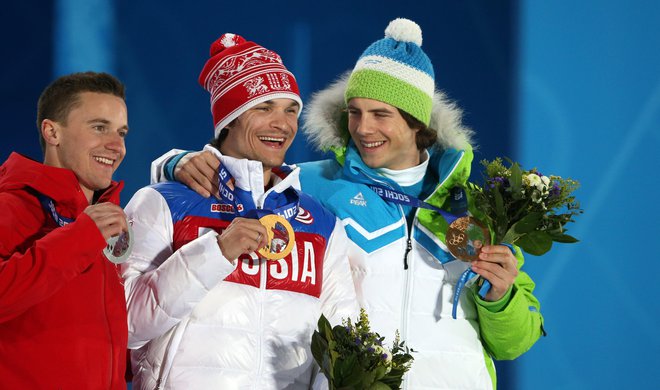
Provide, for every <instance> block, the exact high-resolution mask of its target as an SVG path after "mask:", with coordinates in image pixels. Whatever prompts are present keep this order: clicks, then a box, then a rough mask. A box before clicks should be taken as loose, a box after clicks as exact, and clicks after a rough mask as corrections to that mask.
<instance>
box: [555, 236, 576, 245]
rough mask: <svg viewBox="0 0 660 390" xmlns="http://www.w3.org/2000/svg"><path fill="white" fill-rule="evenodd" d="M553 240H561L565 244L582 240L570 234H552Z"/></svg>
mask: <svg viewBox="0 0 660 390" xmlns="http://www.w3.org/2000/svg"><path fill="white" fill-rule="evenodd" d="M552 241H556V242H561V243H563V244H573V243H575V242H578V241H580V240H578V239H577V238H575V237H573V236H570V235H568V234H558V235H552Z"/></svg>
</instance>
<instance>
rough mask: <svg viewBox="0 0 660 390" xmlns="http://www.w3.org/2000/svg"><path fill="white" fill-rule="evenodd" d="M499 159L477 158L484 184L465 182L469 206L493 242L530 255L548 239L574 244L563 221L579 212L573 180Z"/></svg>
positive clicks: (543, 248) (540, 251)
mask: <svg viewBox="0 0 660 390" xmlns="http://www.w3.org/2000/svg"><path fill="white" fill-rule="evenodd" d="M508 162H509V167H507V166H505V165H504V163H503V161H502V159H501V158H496V159H495V160H493V161H487V160H483V161H481V164H482V165H483V166H484V172H485V177H484V184H483V186H479V185H477V184H474V183H468V184H467V191H468V192H469V195H470V197H471V198H472V199H473V200H474V207H475V208H476V210H477V211H478V214H479V215H480V216H481V218H482V219H484V221H483V222H485V223H486V224H487V225H488V227H489V229H490V231H491V232H492V234H493V239H494V242H496V243H502V242H506V243H510V244H516V245H518V246H519V247H520V248H521V249H522V250H524V251H525V252H527V253H529V254H532V255H537V256H538V255H542V254H544V253H546V252H547V251H549V250H550V249H551V247H552V243H553V242H561V243H574V242H577V241H578V240H577V239H576V238H574V237H572V236H570V235H568V234H566V228H565V225H566V224H567V223H568V222H573V217H574V216H576V215H579V214H582V212H583V210H582V209H581V208H580V205H579V203H578V202H577V201H576V200H575V197H574V196H573V192H574V191H575V190H576V189H577V188H578V187H579V183H578V182H577V181H575V180H571V179H563V178H561V177H560V176H544V175H542V174H541V173H539V172H538V170H536V169H532V170H529V171H525V170H523V169H522V168H521V167H520V165H518V164H517V163H515V162H512V161H511V160H508Z"/></svg>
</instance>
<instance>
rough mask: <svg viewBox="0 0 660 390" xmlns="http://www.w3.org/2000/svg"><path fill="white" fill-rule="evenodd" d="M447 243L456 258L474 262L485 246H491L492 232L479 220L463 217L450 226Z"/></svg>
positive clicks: (446, 238)
mask: <svg viewBox="0 0 660 390" xmlns="http://www.w3.org/2000/svg"><path fill="white" fill-rule="evenodd" d="M445 241H446V244H447V248H448V249H449V252H450V253H451V254H452V255H453V256H454V257H455V258H457V259H459V260H462V261H473V260H476V259H477V258H478V257H479V253H480V252H481V248H482V247H483V246H484V245H490V232H489V231H488V228H486V226H484V224H483V223H481V222H480V221H479V220H477V219H475V218H473V217H461V218H458V219H456V220H455V221H454V222H452V223H451V224H450V225H449V229H447V235H446V237H445Z"/></svg>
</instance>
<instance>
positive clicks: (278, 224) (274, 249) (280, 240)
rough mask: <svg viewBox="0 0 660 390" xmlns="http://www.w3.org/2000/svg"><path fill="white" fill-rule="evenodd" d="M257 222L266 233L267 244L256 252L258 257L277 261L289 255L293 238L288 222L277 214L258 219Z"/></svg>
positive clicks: (293, 241) (293, 242)
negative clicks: (262, 226) (263, 227)
mask: <svg viewBox="0 0 660 390" xmlns="http://www.w3.org/2000/svg"><path fill="white" fill-rule="evenodd" d="M259 222H261V224H262V225H264V226H265V227H266V230H267V231H268V243H267V244H266V246H264V247H263V248H259V249H258V250H257V253H259V255H261V256H262V257H264V258H266V259H268V260H279V259H283V258H285V257H286V256H287V255H288V254H289V253H291V250H292V249H293V245H294V244H295V236H294V234H293V228H292V227H291V224H290V223H289V221H287V220H286V219H285V218H284V217H281V216H279V215H277V214H269V215H266V216H263V217H261V218H259Z"/></svg>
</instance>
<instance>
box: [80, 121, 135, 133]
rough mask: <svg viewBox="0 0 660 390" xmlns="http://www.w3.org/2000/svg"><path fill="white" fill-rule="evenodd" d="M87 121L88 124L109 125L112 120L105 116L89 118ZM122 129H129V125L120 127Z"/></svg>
mask: <svg viewBox="0 0 660 390" xmlns="http://www.w3.org/2000/svg"><path fill="white" fill-rule="evenodd" d="M87 123H88V124H92V123H103V124H104V125H109V124H110V123H111V122H110V121H109V120H107V119H105V118H93V119H90V120H88V121H87ZM120 129H124V130H126V131H128V125H124V126H122V127H120Z"/></svg>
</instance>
